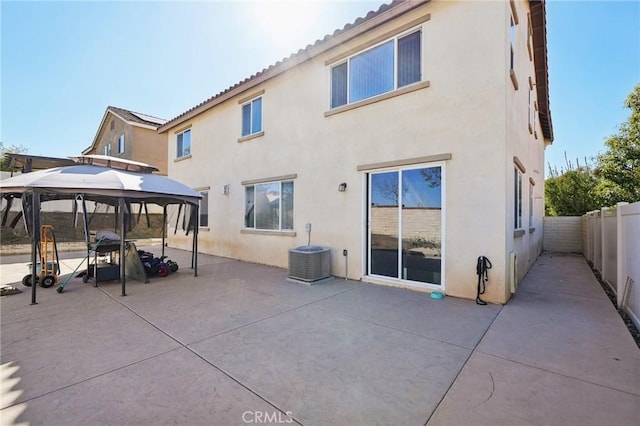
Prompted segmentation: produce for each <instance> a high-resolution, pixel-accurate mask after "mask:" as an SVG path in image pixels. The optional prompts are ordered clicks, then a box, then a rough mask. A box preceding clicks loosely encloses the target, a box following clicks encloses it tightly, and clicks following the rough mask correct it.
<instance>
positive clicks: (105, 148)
mask: <svg viewBox="0 0 640 426" xmlns="http://www.w3.org/2000/svg"><path fill="white" fill-rule="evenodd" d="M102 155H111V144H110V143H108V144H106V145H105V146H103V147H102Z"/></svg>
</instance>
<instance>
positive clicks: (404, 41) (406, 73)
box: [331, 30, 422, 108]
mask: <svg viewBox="0 0 640 426" xmlns="http://www.w3.org/2000/svg"><path fill="white" fill-rule="evenodd" d="M421 79H422V31H421V30H418V31H414V32H412V33H410V34H407V35H404V36H401V37H396V38H393V39H391V40H388V41H385V42H383V43H382V44H379V45H377V46H374V47H372V48H370V49H368V50H366V51H364V52H361V53H358V54H356V55H353V56H351V57H349V58H347V59H346V60H345V61H344V62H342V63H339V64H337V65H334V66H333V67H332V68H331V108H337V107H339V106H342V105H346V104H350V103H354V102H358V101H361V100H363V99H368V98H371V97H373V96H376V95H380V94H383V93H387V92H391V91H393V90H395V89H399V88H401V87H404V86H407V85H410V84H413V83H417V82H419V81H420V80H421Z"/></svg>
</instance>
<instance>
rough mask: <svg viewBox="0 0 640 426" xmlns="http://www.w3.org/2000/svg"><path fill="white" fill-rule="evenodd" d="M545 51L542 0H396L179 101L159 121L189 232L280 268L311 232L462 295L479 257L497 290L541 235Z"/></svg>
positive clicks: (489, 295) (315, 239)
mask: <svg viewBox="0 0 640 426" xmlns="http://www.w3.org/2000/svg"><path fill="white" fill-rule="evenodd" d="M546 56H547V54H546V23H545V5H544V2H540V1H514V0H512V1H509V0H505V1H495V2H479V1H460V2H457V1H406V2H402V1H399V2H393V3H391V4H389V5H383V6H381V7H380V9H379V10H377V11H375V12H370V13H369V14H368V15H367V16H366V17H365V18H361V19H358V20H356V21H355V22H354V23H353V24H349V25H346V26H345V27H344V28H343V29H341V30H338V31H336V32H334V33H333V34H332V35H329V36H326V37H325V38H324V39H323V40H319V41H317V42H316V43H315V44H313V45H309V46H307V47H306V48H305V49H303V50H301V51H299V52H298V53H296V54H293V55H291V56H290V57H288V58H286V59H284V60H283V61H281V62H278V63H276V64H275V65H273V66H271V67H269V68H267V69H265V70H263V71H261V72H259V73H257V74H255V75H253V76H252V77H250V78H248V79H246V80H244V81H242V82H240V83H238V84H236V85H235V86H233V87H230V88H229V89H227V90H225V91H223V92H221V93H219V94H217V95H215V96H213V97H211V98H210V99H208V100H206V101H204V102H202V103H201V104H199V105H197V106H195V107H193V108H192V109H190V110H188V111H186V112H184V113H183V114H181V115H179V116H178V117H176V118H174V119H172V120H170V121H168V122H167V123H165V124H163V125H162V126H160V128H159V129H158V131H159V132H160V133H162V134H165V135H166V136H167V137H168V141H169V144H168V146H169V164H168V171H169V175H170V176H171V177H173V178H175V179H178V180H180V181H182V182H185V183H187V184H188V185H190V186H191V187H193V188H194V189H196V190H199V191H201V192H202V193H203V194H205V198H204V199H203V202H202V205H201V212H200V213H201V214H200V218H201V222H200V228H199V229H200V232H199V239H200V243H199V247H200V249H201V250H202V251H204V252H207V253H211V254H215V255H219V256H226V257H231V258H236V259H241V260H246V261H250V262H258V263H264V264H269V265H275V266H279V267H284V268H286V267H287V266H288V265H287V263H288V250H289V249H290V248H294V247H297V246H301V245H305V244H307V243H308V241H309V240H310V242H311V244H312V245H319V246H325V247H329V248H331V250H332V251H331V253H332V254H331V260H332V265H331V269H332V274H333V275H335V276H341V277H344V276H345V274H346V275H348V277H349V278H350V279H355V280H362V281H365V282H373V283H378V284H386V285H393V286H403V287H409V288H415V289H419V290H426V291H433V290H438V291H442V292H444V293H445V294H447V295H451V296H458V297H464V298H471V299H473V298H475V297H476V284H477V276H476V259H477V258H478V257H479V256H486V257H488V258H489V259H490V261H491V262H492V264H493V268H492V269H491V270H490V271H489V282H488V284H487V292H486V294H485V295H484V296H483V299H485V300H487V301H491V302H496V303H503V302H506V301H507V300H508V299H509V297H510V294H511V292H512V287H513V286H515V285H517V283H518V282H519V281H520V280H521V279H522V277H523V276H524V274H525V273H526V272H527V270H528V269H529V267H530V266H531V265H532V263H533V261H534V260H535V259H536V257H537V256H538V255H539V253H540V251H541V249H542V218H543V212H544V206H543V200H544V197H543V194H544V181H543V167H544V150H545V146H546V145H548V144H550V143H551V142H552V140H553V131H552V124H551V116H550V113H549V101H548V78H547V58H546ZM307 224H311V231H310V233H309V232H307V227H306V225H307ZM169 234H172V232H170V233H169ZM170 244H171V245H173V246H176V247H184V248H189V247H190V240H189V239H188V238H183V237H178V236H172V237H171V239H170ZM345 250H346V252H345ZM345 253H346V256H345ZM347 271H348V273H347Z"/></svg>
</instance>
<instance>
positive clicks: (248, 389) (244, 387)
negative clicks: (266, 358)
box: [23, 287, 301, 424]
mask: <svg viewBox="0 0 640 426" xmlns="http://www.w3.org/2000/svg"><path fill="white" fill-rule="evenodd" d="M98 289H99V290H100V291H101V292H102V293H104V294H106V295H107V296H108V297H109V298H111V299H112V300H114V301H115V302H116V303H118V304H120V305H122V306H123V307H124V308H125V309H127V310H129V311H130V312H131V313H133V314H134V315H135V316H137V317H138V318H140V319H141V320H142V321H144V322H146V323H147V324H149V325H150V326H152V327H153V328H155V329H156V330H158V331H159V332H160V333H162V334H164V335H165V336H167V337H168V338H170V339H171V340H173V341H174V342H176V343H177V344H179V345H180V347H178V348H173V349H170V350H168V351H165V352H163V353H161V354H158V355H154V356H151V357H148V358H145V359H142V360H139V361H136V362H133V363H131V364H129V365H125V366H122V367H118V368H116V369H114V370H112V371H117V370H120V369H122V368H126V367H129V366H130V365H135V364H137V363H140V362H143V361H146V360H148V359H153V358H155V357H158V356H160V355H164V354H166V353H169V352H173V351H176V350H179V349H182V348H184V349H185V350H187V351H189V353H191V354H193V355H194V356H196V357H197V358H199V359H200V360H202V361H203V362H205V363H206V364H208V365H210V366H211V367H213V368H214V369H216V370H217V371H219V372H220V373H222V374H223V375H224V376H226V377H228V378H229V379H230V380H231V381H233V382H234V383H236V384H237V385H238V386H240V387H242V388H243V389H245V390H246V391H247V392H249V393H251V394H252V395H254V396H255V397H256V398H259V399H260V400H262V401H264V402H265V403H266V404H268V405H270V406H272V407H273V408H275V409H276V410H278V411H280V412H281V413H282V414H284V415H287V413H286V410H283V409H281V408H280V407H278V406H277V405H276V404H274V403H272V402H271V401H269V400H268V399H267V398H265V397H263V396H262V395H260V394H259V393H257V392H256V391H254V390H253V389H251V388H250V387H248V386H247V385H245V384H244V383H242V382H241V381H240V380H238V379H237V378H236V377H234V376H233V375H231V374H230V373H228V372H227V371H225V370H224V369H222V368H221V367H219V366H217V365H216V364H214V363H212V362H211V361H209V360H208V359H206V358H204V357H203V356H202V355H200V354H199V353H198V352H196V351H194V350H193V349H191V348H190V347H189V346H188V345H189V344H186V343H183V342H181V341H180V340H178V339H176V338H175V337H173V336H172V335H170V334H169V333H167V332H166V331H164V330H163V329H161V328H160V327H158V326H157V325H155V324H153V323H152V322H151V321H149V320H148V319H146V318H145V317H143V316H142V315H140V314H139V313H137V312H136V311H135V310H133V309H132V308H131V307H129V306H127V305H125V304H124V303H122V301H121V300H118V299H117V298H115V297H114V296H112V295H111V294H109V293H107V292H106V291H104V290H103V289H101V288H99V287H98ZM295 309H298V308H295ZM295 309H291V310H289V311H287V312H290V311H293V310H295ZM283 313H286V312H282V313H279V314H276V315H272V316H270V317H268V318H263V319H261V320H258V321H254V322H252V323H251V324H255V323H258V322H261V321H264V320H266V319H269V318H272V317H275V316H278V315H281V314H283ZM247 325H250V324H245V325H244V326H247ZM244 326H243V327H244ZM238 328H241V327H236V328H235V329H238ZM229 331H231V330H227V331H225V333H226V332H229ZM220 334H224V333H220ZM218 335H219V334H218ZM211 337H213V336H211ZM203 340H204V339H203ZM193 343H197V342H192V343H190V344H193ZM112 371H109V372H107V373H103V374H99V375H97V376H95V377H99V376H102V375H104V374H108V373H111V372H112ZM95 377H92V378H89V379H86V380H83V381H81V382H78V383H82V382H84V381H87V380H91V379H93V378H95ZM78 383H75V384H78ZM75 384H74V385H75ZM69 386H73V385H69ZM69 386H65V387H64V388H66V387H69ZM64 388H61V389H64ZM57 390H60V389H57ZM51 392H54V391H50V392H47V393H51ZM45 395H46V394H45ZM41 396H42V395H41ZM32 399H33V398H32ZM23 402H26V401H23ZM293 420H294V421H296V423H298V424H301V423H300V422H299V421H298V420H296V419H295V418H293Z"/></svg>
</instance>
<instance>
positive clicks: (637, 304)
mask: <svg viewBox="0 0 640 426" xmlns="http://www.w3.org/2000/svg"><path fill="white" fill-rule="evenodd" d="M583 225H584V227H585V229H586V232H585V233H584V239H585V240H584V241H583V247H584V256H585V257H586V258H587V260H589V261H590V262H592V263H593V267H594V268H595V269H597V270H598V271H599V272H600V274H601V275H602V280H603V281H605V282H606V283H607V284H609V286H610V287H611V289H613V291H614V292H615V293H616V296H617V300H618V307H619V308H621V309H624V310H625V311H626V312H627V313H628V314H629V316H630V317H631V318H632V319H633V322H634V323H635V325H636V327H639V328H640V288H638V287H639V286H640V202H637V203H633V204H628V203H619V204H618V205H617V206H616V207H613V208H607V207H603V208H602V209H600V210H595V211H592V212H589V213H587V214H586V215H584V216H583Z"/></svg>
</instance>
